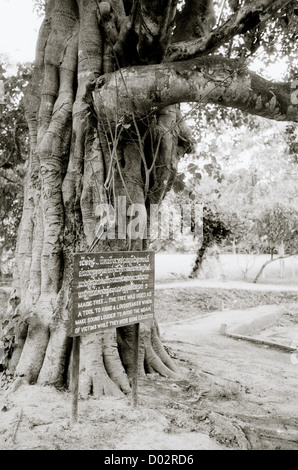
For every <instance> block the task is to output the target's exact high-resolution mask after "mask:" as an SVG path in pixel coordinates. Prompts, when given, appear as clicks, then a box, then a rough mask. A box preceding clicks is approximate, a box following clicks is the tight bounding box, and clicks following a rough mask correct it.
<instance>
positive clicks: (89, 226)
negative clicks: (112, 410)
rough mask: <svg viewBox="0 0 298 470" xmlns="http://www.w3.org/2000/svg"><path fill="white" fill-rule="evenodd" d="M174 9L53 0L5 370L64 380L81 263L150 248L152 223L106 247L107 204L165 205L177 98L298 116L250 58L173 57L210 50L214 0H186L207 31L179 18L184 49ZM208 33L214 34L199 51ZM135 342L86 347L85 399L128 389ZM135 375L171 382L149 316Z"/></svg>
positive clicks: (40, 56)
mask: <svg viewBox="0 0 298 470" xmlns="http://www.w3.org/2000/svg"><path fill="white" fill-rule="evenodd" d="M177 3H178V0H152V1H151V0H150V1H149V0H136V1H132V0H109V1H108V2H102V1H99V0H63V1H60V0H48V1H47V3H46V5H47V6H46V15H45V20H44V22H43V25H42V27H41V31H40V35H39V40H38V44H37V49H36V62H35V70H34V75H33V80H32V83H31V86H30V89H29V91H28V93H27V97H26V114H27V121H28V126H29V134H30V148H31V152H30V161H29V169H28V174H27V178H26V184H25V198H24V201H25V202H24V209H23V217H22V221H21V224H20V229H19V236H18V243H17V249H16V269H15V274H14V281H13V291H12V295H11V299H10V310H9V312H8V317H7V319H6V321H5V326H4V340H5V344H6V352H7V366H8V368H9V369H10V370H11V371H13V372H14V373H15V375H16V376H18V377H22V378H23V379H24V380H26V381H28V382H29V383H36V382H37V383H40V384H55V385H57V386H62V385H64V384H67V382H68V370H69V363H70V357H71V354H70V353H71V347H72V341H71V339H70V338H69V337H68V335H67V331H68V327H69V322H70V314H71V288H72V262H73V254H74V253H76V252H82V251H88V250H95V251H110V250H112V251H118V250H143V249H145V248H147V241H146V240H145V239H143V237H142V231H143V229H144V227H145V225H146V220H145V219H146V218H147V216H146V214H144V213H142V216H140V219H139V225H140V227H139V237H136V238H131V237H129V236H127V237H126V239H123V237H120V236H119V237H117V226H116V239H115V240H111V239H108V238H107V237H105V231H104V228H105V227H104V220H103V217H102V213H101V210H100V207H102V206H101V204H111V205H112V206H113V208H114V209H115V210H116V212H117V211H119V210H121V207H120V206H118V201H119V197H122V198H124V197H125V198H126V202H127V206H129V205H131V204H133V203H134V204H141V205H142V207H146V209H147V210H149V207H150V204H159V203H160V202H161V201H162V199H163V198H164V196H165V194H166V192H167V191H168V190H169V189H170V188H171V185H172V183H173V181H174V178H175V175H176V171H177V164H178V161H179V158H180V157H181V155H182V154H183V152H185V149H186V148H187V146H188V145H189V138H188V137H189V136H188V133H187V132H186V131H185V128H184V126H183V124H182V120H181V115H180V111H179V105H177V103H181V102H183V101H200V102H206V101H211V102H216V103H219V104H221V105H224V106H235V107H239V108H240V109H244V110H246V111H249V112H252V113H255V114H261V115H265V116H268V117H269V118H273V119H284V120H286V119H292V120H293V121H297V120H298V114H297V107H296V108H295V107H294V106H293V105H292V103H291V98H290V97H291V88H290V85H287V86H281V85H279V84H271V85H270V84H268V82H266V81H264V80H262V79H260V78H259V77H257V76H256V75H254V74H250V73H249V72H248V71H247V69H246V67H244V66H243V64H242V63H238V62H236V61H232V60H230V61H229V60H225V59H220V57H219V56H216V57H214V58H210V57H208V58H203V59H199V60H198V61H197V60H196V59H193V60H189V61H187V62H184V63H172V64H170V63H169V62H166V61H170V60H171V57H174V58H175V57H176V58H179V57H183V58H188V57H190V58H193V57H195V54H196V52H195V51H197V52H198V51H199V52H200V53H201V55H203V54H205V53H206V52H208V50H213V49H214V48H215V46H216V38H215V37H214V35H212V34H211V33H210V29H211V28H212V26H213V24H214V18H213V13H212V12H213V9H212V0H210V1H208V8H206V7H204V3H206V2H204V1H203V0H202V1H200V0H196V2H193V3H192V2H191V1H190V0H186V3H185V5H186V6H185V11H188V10H189V7H190V6H191V5H192V7H193V8H194V9H195V12H194V15H195V16H196V18H197V20H198V19H200V16H201V17H202V25H201V26H200V28H196V24H197V21H194V22H192V23H191V25H190V28H186V29H185V28H184V27H183V24H184V23H185V21H184V20H185V18H184V17H183V14H182V16H180V20H179V18H178V23H177V30H176V35H177V37H178V40H179V41H181V43H178V45H176V46H175V47H174V48H172V49H170V48H169V44H170V40H171V38H172V33H173V26H174V19H175V15H176V6H177ZM259 3H260V4H261V6H260V8H261V9H262V10H263V9H264V8H265V7H266V8H267V4H268V5H269V6H270V5H279V3H280V0H272V1H270V2H269V0H268V2H261V1H256V2H254V3H253V4H254V6H256V5H257V6H258V5H259ZM269 6H268V8H269ZM187 9H188V10H187ZM266 11H267V10H266ZM234 16H235V15H234ZM233 18H234V17H233ZM249 18H250V11H249V7H247V8H246V7H245V8H244V9H243V12H242V15H241V14H240V16H239V15H237V17H235V18H234V19H233V21H234V22H233V21H232V23H228V24H227V28H225V29H224V30H222V31H221V34H220V35H219V36H218V37H217V46H218V47H219V46H220V44H221V43H223V42H224V38H225V37H226V38H228V39H229V38H230V37H231V35H232V32H233V31H234V34H238V33H239V32H240V33H241V31H242V29H243V28H244V26H243V25H244V24H246V22H247V21H248V20H249ZM183 21H184V23H183ZM237 21H238V23H237ZM237 24H238V27H237ZM241 28H242V29H241ZM188 30H191V36H190V37H191V38H193V37H195V38H196V37H198V39H194V41H195V43H194V44H193V46H194V47H192V49H191V52H190V55H189V56H187V53H186V52H185V42H183V41H184V39H185V37H184V33H187V31H188ZM200 34H204V35H205V37H207V38H209V39H208V40H207V41H205V42H204V41H203V42H202V41H201V42H200ZM208 35H209V36H208ZM225 35H226V36H225ZM186 39H187V38H186ZM197 41H199V43H198V42H197ZM179 44H180V45H179ZM179 51H180V52H179ZM269 85H270V86H269ZM124 212H125V210H124ZM127 217H128V219H129V217H130V215H129V214H128V216H127ZM117 220H118V217H117V215H116V221H117ZM132 336H133V335H132V327H127V328H119V329H117V331H116V330H114V331H111V330H108V331H105V332H103V333H97V334H92V335H90V336H86V337H83V338H82V348H81V354H82V361H81V374H80V376H81V388H80V391H81V394H82V396H87V395H88V394H89V393H90V392H91V391H92V392H93V394H94V395H95V396H99V395H100V394H102V393H115V394H118V393H122V392H127V391H128V390H129V378H130V376H131V371H132ZM139 370H140V373H142V374H145V373H146V372H151V371H157V372H159V373H161V374H163V375H173V374H174V373H175V365H174V364H173V361H172V360H171V359H170V357H169V356H168V354H167V353H166V351H165V350H164V348H163V346H162V344H161V342H160V338H159V334H158V327H157V325H156V322H155V321H153V322H152V324H149V323H145V322H144V323H142V324H141V352H140V354H139Z"/></svg>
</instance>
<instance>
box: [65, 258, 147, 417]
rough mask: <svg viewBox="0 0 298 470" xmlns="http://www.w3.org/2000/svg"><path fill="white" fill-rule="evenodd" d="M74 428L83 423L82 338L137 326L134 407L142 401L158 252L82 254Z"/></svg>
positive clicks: (77, 279)
mask: <svg viewBox="0 0 298 470" xmlns="http://www.w3.org/2000/svg"><path fill="white" fill-rule="evenodd" d="M72 299H73V316H72V324H71V331H70V333H69V336H73V348H72V374H71V377H72V380H71V384H72V385H71V386H72V407H71V424H72V425H74V424H76V422H77V420H78V397H79V368H80V336H81V335H84V334H89V333H92V332H98V331H100V330H102V329H104V328H118V327H121V326H127V325H134V335H133V355H134V361H133V377H132V404H133V406H134V407H136V406H137V402H138V351H139V323H140V322H141V321H145V320H150V319H151V318H153V314H154V252H152V251H118V252H108V253H106V252H104V253H77V254H75V255H74V265H73V296H72Z"/></svg>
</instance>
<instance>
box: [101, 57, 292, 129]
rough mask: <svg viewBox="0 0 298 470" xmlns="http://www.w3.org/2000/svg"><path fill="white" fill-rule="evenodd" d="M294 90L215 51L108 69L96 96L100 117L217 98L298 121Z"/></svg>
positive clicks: (111, 118)
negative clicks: (180, 59) (190, 57)
mask: <svg viewBox="0 0 298 470" xmlns="http://www.w3.org/2000/svg"><path fill="white" fill-rule="evenodd" d="M291 92H292V93H293V90H291V86H290V84H283V83H273V82H269V81H267V80H265V79H264V78H262V77H260V76H258V75H257V74H255V73H253V72H250V71H249V70H248V69H247V67H246V66H245V65H244V64H243V63H242V62H240V61H238V60H233V59H225V58H223V57H220V56H216V57H215V56H214V57H208V58H200V59H193V60H189V61H184V62H174V63H166V64H157V65H148V66H139V67H130V68H126V69H122V70H121V71H118V72H115V73H112V74H109V75H105V76H103V77H101V78H100V79H98V80H97V81H96V82H95V83H94V90H93V101H94V105H95V109H96V112H97V114H98V117H99V119H100V120H101V121H102V122H103V121H107V122H108V121H109V122H110V123H113V124H114V125H119V122H120V123H121V122H122V123H124V122H128V121H130V120H131V117H132V116H135V117H138V116H139V117H142V116H144V115H146V114H148V113H150V112H151V111H154V109H160V108H163V107H165V106H168V105H171V104H174V103H182V102H197V103H216V104H219V105H221V106H226V107H233V108H238V109H241V110H242V111H245V112H248V113H250V114H255V115H259V116H263V117H265V118H269V119H274V120H279V121H293V122H298V106H297V105H296V104H294V102H293V103H292V102H291ZM292 101H294V100H292ZM115 106H116V107H115ZM119 117H121V119H120V121H119Z"/></svg>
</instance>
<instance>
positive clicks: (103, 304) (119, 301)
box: [69, 251, 154, 336]
mask: <svg viewBox="0 0 298 470" xmlns="http://www.w3.org/2000/svg"><path fill="white" fill-rule="evenodd" d="M153 313H154V252H151V251H134V252H132V251H129V252H126V251H125V252H122V251H121V252H119V251H118V252H108V253H78V254H76V255H75V256H74V271H73V318H72V326H71V332H70V334H69V336H81V335H83V334H86V333H92V332H96V331H99V330H101V329H103V328H118V327H121V326H127V325H132V324H134V323H139V322H141V321H144V320H148V319H151V318H153Z"/></svg>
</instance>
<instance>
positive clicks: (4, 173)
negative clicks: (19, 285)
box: [0, 62, 31, 253]
mask: <svg viewBox="0 0 298 470" xmlns="http://www.w3.org/2000/svg"><path fill="white" fill-rule="evenodd" d="M5 66H6V65H5V63H4V62H2V63H1V64H0V79H1V80H3V81H4V84H5V104H3V105H1V115H0V201H1V204H0V253H1V252H2V250H3V249H4V248H5V249H6V250H11V249H14V247H15V243H16V235H17V227H18V225H19V221H20V217H21V212H22V205H23V178H24V174H25V169H26V162H27V158H28V152H29V139H28V129H27V123H26V119H25V112H24V107H23V104H22V99H23V96H24V91H25V88H26V86H27V84H28V82H29V80H30V75H31V65H30V64H23V65H19V66H18V69H17V72H16V74H15V75H12V76H8V75H7V74H6V72H5Z"/></svg>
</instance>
